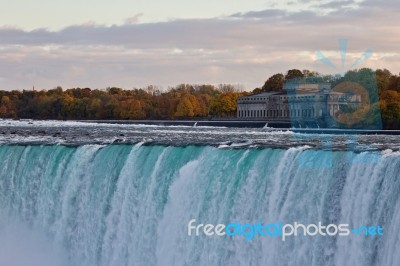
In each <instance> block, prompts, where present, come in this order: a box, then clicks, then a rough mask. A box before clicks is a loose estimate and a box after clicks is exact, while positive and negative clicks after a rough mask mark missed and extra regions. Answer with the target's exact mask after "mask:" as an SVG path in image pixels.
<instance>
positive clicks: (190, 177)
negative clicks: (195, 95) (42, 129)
mask: <svg viewBox="0 0 400 266" xmlns="http://www.w3.org/2000/svg"><path fill="white" fill-rule="evenodd" d="M0 160H1V168H0V209H1V210H0V260H2V261H3V262H4V261H5V262H6V263H7V265H18V263H20V264H19V265H53V266H57V265H85V266H92V265H100V266H101V265H116V266H117V265H118V266H124V265H274V266H277V265H293V266H294V265H296V266H298V265H315V266H320V265H337V266H342V265H363V266H364V265H365V266H368V265H398V262H399V261H400V253H399V252H398V250H399V249H400V237H399V231H400V200H399V195H400V179H399V178H398V177H399V172H400V154H399V153H395V152H390V151H385V152H364V153H353V152H348V151H347V152H346V151H338V152H329V151H318V150H307V149H305V148H291V149H287V150H283V149H270V148H265V149H218V148H215V147H209V146H183V147H167V146H143V145H142V144H141V143H139V144H136V145H103V146H101V145H82V146H79V147H66V146H62V145H48V146H18V145H12V146H7V145H3V146H0ZM191 219H196V221H198V223H213V224H218V223H226V224H227V223H230V222H234V221H238V222H241V223H246V222H249V223H255V222H257V221H262V222H265V223H269V222H271V223H274V222H277V221H283V222H285V223H293V222H301V223H305V224H308V223H318V222H319V221H321V222H323V223H325V224H329V223H348V224H350V226H353V227H354V226H361V225H381V226H383V227H384V228H385V229H384V230H385V235H384V236H383V237H362V236H349V237H323V236H316V237H304V236H302V237H296V238H294V237H293V238H290V239H288V240H287V241H284V242H283V241H281V240H280V239H278V238H271V237H255V238H254V239H253V240H252V241H246V240H245V239H244V238H242V237H228V236H224V237H205V236H204V235H203V236H199V237H195V236H191V237H190V236H188V234H187V224H188V222H189V221H190V220H191ZM5 248H7V249H5ZM4 250H7V251H4ZM16 254H17V255H16ZM32 254H33V255H34V256H33V255H32ZM26 256H28V258H26ZM27 261H28V264H27ZM13 263H14V264H13ZM21 263H22V264H21ZM1 265H3V263H1ZM4 265H5V264H4Z"/></svg>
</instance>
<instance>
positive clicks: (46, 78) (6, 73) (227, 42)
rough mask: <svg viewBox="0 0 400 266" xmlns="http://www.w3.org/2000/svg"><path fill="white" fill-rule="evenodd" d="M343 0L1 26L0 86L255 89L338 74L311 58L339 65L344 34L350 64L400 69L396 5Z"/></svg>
mask: <svg viewBox="0 0 400 266" xmlns="http://www.w3.org/2000/svg"><path fill="white" fill-rule="evenodd" d="M390 1H393V0H389V2H390ZM313 3H315V1H313ZM340 3H341V4H339V3H336V2H335V3H334V2H332V1H329V2H324V3H322V4H321V6H323V8H329V9H330V10H331V11H330V12H328V13H321V12H318V10H314V9H306V10H298V11H287V10H281V9H267V10H263V11H252V12H246V13H236V14H233V15H230V16H226V17H219V18H210V19H184V20H171V21H167V22H159V23H137V22H138V19H139V17H140V15H141V14H138V15H136V16H134V17H133V18H131V19H128V21H126V22H127V23H125V24H123V25H113V26H104V25H96V24H85V25H74V26H70V27H67V28H65V29H62V30H59V31H50V30H47V29H37V30H33V31H25V30H22V29H18V28H14V27H2V28H0V76H1V77H2V78H3V79H2V80H0V88H9V89H11V88H30V87H31V86H32V84H35V85H36V87H42V88H52V87H54V86H57V85H61V86H64V87H70V86H71V87H72V86H82V87H83V86H90V87H98V88H104V87H107V86H111V85H115V86H121V87H126V88H130V87H133V86H144V85H147V84H156V85H161V86H164V87H167V86H170V85H176V84H178V83H181V82H193V83H241V84H243V85H245V87H246V88H247V89H253V88H254V87H256V86H261V85H262V84H263V82H264V81H265V80H266V79H267V78H268V76H269V75H272V74H274V73H277V72H283V71H285V70H287V69H289V68H294V67H296V68H300V69H303V68H310V69H314V70H317V71H321V72H334V71H337V70H335V69H329V68H327V67H325V66H324V65H323V64H321V63H319V62H317V61H316V59H315V52H316V51H317V50H322V51H326V52H327V53H328V54H330V55H331V56H332V57H333V58H332V60H333V61H335V60H337V61H338V62H339V61H340V54H339V52H338V49H339V47H338V42H337V41H338V39H341V38H347V39H348V41H349V59H348V61H349V62H350V61H351V60H355V59H356V58H357V56H359V55H361V54H362V53H363V52H364V51H365V50H366V49H367V48H371V49H372V50H373V52H374V54H375V56H374V57H373V58H372V59H370V60H369V61H368V62H365V63H364V65H362V66H370V67H373V68H376V67H387V68H389V69H392V70H393V71H395V72H398V69H396V60H397V59H398V58H399V56H398V55H399V53H398V43H399V41H400V34H399V30H398V27H397V25H398V24H399V22H400V21H399V20H400V19H399V18H398V16H397V12H398V8H397V7H399V6H400V5H399V4H394V5H395V7H393V6H390V5H386V4H385V5H384V6H383V5H377V4H376V3H377V1H372V0H367V1H365V2H362V3H360V4H359V6H358V7H357V8H351V9H348V8H346V7H347V6H349V5H352V3H354V2H353V1H351V0H350V1H342V2H340ZM385 3H386V2H385ZM393 3H394V1H393ZM343 6H344V7H345V8H342V7H343Z"/></svg>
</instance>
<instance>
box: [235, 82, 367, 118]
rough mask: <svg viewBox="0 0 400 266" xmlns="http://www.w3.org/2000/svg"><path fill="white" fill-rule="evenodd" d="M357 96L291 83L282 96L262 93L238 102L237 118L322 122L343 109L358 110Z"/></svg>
mask: <svg viewBox="0 0 400 266" xmlns="http://www.w3.org/2000/svg"><path fill="white" fill-rule="evenodd" d="M360 103H361V96H360V95H358V94H348V93H343V92H335V91H332V90H331V85H330V84H328V83H299V82H292V83H287V84H285V85H284V90H283V91H282V92H264V93H260V94H256V95H251V96H242V97H239V99H238V104H237V118H238V119H240V120H265V121H283V122H292V123H293V122H296V123H297V124H300V125H301V124H303V123H307V122H322V123H323V122H325V123H327V122H328V121H329V120H332V119H331V118H334V117H335V116H336V115H337V113H338V112H339V111H340V110H342V109H343V107H344V106H349V105H352V106H358V104H360Z"/></svg>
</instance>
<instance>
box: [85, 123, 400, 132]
mask: <svg viewBox="0 0 400 266" xmlns="http://www.w3.org/2000/svg"><path fill="white" fill-rule="evenodd" d="M77 121H78V122H90V123H101V124H133V125H135V124H136V125H156V126H193V127H195V126H209V127H237V128H264V127H265V128H270V129H271V130H290V131H292V132H296V133H310V134H363V135H400V130H367V129H333V128H293V127H292V124H291V123H290V122H285V121H281V122H280V121H271V122H269V121H257V120H253V121H241V120H218V121H214V120H198V121H196V120H77Z"/></svg>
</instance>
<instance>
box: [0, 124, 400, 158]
mask: <svg viewBox="0 0 400 266" xmlns="http://www.w3.org/2000/svg"><path fill="white" fill-rule="evenodd" d="M348 133H349V132H347V134H305V133H294V132H292V131H290V130H286V129H285V130H281V129H273V128H227V127H202V126H199V127H196V126H160V125H141V124H117V123H95V122H76V121H36V120H18V121H14V120H0V144H11V145H13V144H30V145H35V144H36V145H42V144H44V145H48V144H63V145H68V146H69V145H71V146H79V145H84V144H135V143H139V142H143V143H144V144H145V145H165V146H186V145H209V146H215V147H219V148H228V149H230V148H259V147H269V148H284V149H287V148H291V147H300V146H306V147H308V148H310V149H319V150H350V151H356V152H361V151H372V150H387V149H390V150H392V151H398V150H399V149H400V136H397V135H384V134H383V135H362V134H348Z"/></svg>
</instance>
